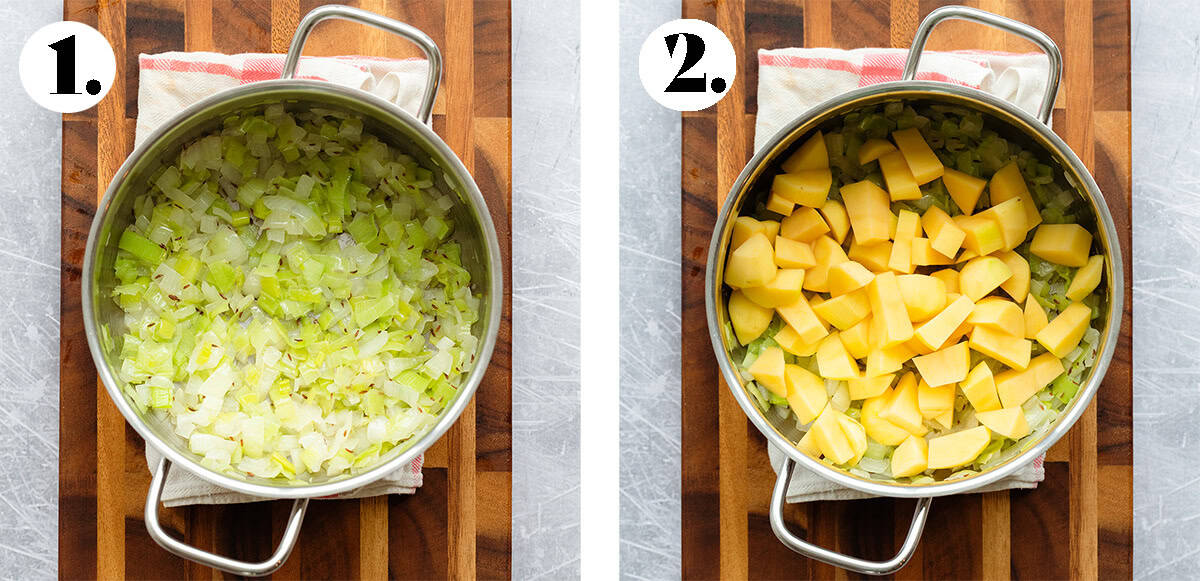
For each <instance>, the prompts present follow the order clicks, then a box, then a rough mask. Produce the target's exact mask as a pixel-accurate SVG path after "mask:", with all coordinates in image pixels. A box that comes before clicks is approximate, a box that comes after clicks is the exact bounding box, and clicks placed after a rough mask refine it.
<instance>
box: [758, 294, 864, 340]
mask: <svg viewBox="0 0 1200 581" xmlns="http://www.w3.org/2000/svg"><path fill="white" fill-rule="evenodd" d="M747 290H749V289H747ZM747 296H749V295H747ZM813 312H815V313H816V314H817V316H818V317H821V319H822V320H824V321H825V322H827V323H829V324H830V325H833V326H834V327H837V328H838V329H839V330H845V329H849V328H850V327H853V326H854V325H855V324H857V323H858V322H859V321H861V320H863V318H864V317H866V316H867V315H869V314H871V301H870V299H868V298H867V292H866V291H865V290H861V289H860V290H856V291H854V292H852V293H848V294H844V295H840V296H836V297H833V298H831V299H829V300H827V301H825V302H822V303H821V304H819V305H814V306H813Z"/></svg>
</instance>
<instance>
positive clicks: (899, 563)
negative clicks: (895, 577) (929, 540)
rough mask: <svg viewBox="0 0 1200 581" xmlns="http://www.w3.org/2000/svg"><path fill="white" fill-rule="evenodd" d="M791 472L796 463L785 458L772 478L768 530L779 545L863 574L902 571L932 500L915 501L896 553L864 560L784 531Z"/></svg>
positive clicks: (919, 533) (914, 548)
mask: <svg viewBox="0 0 1200 581" xmlns="http://www.w3.org/2000/svg"><path fill="white" fill-rule="evenodd" d="M795 469H796V461H795V460H792V459H791V458H785V459H784V461H783V466H782V468H781V469H780V470H779V476H778V477H777V478H776V479H775V491H774V492H773V493H771V515H770V518H771V530H773V531H775V536H776V537H778V538H779V541H780V542H782V543H783V544H784V545H785V546H787V548H789V549H791V550H793V551H795V552H797V553H800V554H801V555H804V556H805V557H808V558H810V559H816V560H817V561H820V562H822V563H827V564H830V565H833V566H834V567H841V568H842V569H846V570H849V571H854V572H855V573H861V574H863V575H890V574H892V573H895V572H896V571H899V570H900V569H902V568H904V565H905V564H907V563H908V560H909V559H911V558H912V556H913V553H914V552H916V550H917V543H919V542H920V541H921V533H923V532H925V518H926V517H927V516H929V504H930V503H931V502H933V499H932V498H919V499H917V509H916V510H915V511H914V512H913V518H912V524H910V525H909V526H908V536H907V537H906V538H905V539H904V544H903V545H901V546H900V551H899V552H897V553H896V556H894V557H892V558H891V559H888V560H886V561H868V560H866V559H860V558H858V557H852V556H850V555H846V554H843V553H839V552H837V551H832V550H830V549H826V548H825V547H820V546H817V545H814V544H812V543H809V542H808V541H805V540H804V539H802V538H800V537H798V536H796V535H794V534H792V531H790V530H788V525H787V523H786V522H785V521H784V520H783V505H784V503H785V502H787V489H788V484H789V483H790V482H791V481H792V472H793V471H794V470H795Z"/></svg>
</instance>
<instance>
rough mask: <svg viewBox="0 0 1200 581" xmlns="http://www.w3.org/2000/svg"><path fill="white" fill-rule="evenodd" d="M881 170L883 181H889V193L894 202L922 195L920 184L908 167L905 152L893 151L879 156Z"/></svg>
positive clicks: (914, 198)
mask: <svg viewBox="0 0 1200 581" xmlns="http://www.w3.org/2000/svg"><path fill="white" fill-rule="evenodd" d="M879 170H880V171H882V172H883V181H884V182H886V183H887V189H888V195H889V196H890V197H891V199H892V201H893V202H899V201H901V200H916V199H919V198H920V197H921V188H920V187H919V186H920V184H918V183H917V179H916V178H915V177H913V174H912V170H910V169H908V163H907V162H905V161H904V154H902V153H900V152H899V151H893V152H891V153H885V154H883V155H881V156H879Z"/></svg>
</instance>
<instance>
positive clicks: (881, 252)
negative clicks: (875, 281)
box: [847, 238, 892, 274]
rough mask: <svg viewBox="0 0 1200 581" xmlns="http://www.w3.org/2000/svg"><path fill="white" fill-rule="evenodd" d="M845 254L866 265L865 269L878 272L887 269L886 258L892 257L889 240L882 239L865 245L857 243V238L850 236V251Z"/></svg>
mask: <svg viewBox="0 0 1200 581" xmlns="http://www.w3.org/2000/svg"><path fill="white" fill-rule="evenodd" d="M847 256H849V257H850V259H851V260H853V261H855V262H857V263H859V264H861V265H863V266H865V267H867V270H870V271H871V272H874V273H876V274H878V273H881V272H884V271H886V270H887V269H888V259H889V258H891V257H892V243H891V241H890V240H884V241H883V242H876V243H875V244H871V245H869V246H866V245H862V244H859V243H858V239H857V238H851V239H850V252H849V253H848V254H847Z"/></svg>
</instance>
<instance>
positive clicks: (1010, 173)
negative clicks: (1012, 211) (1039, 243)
mask: <svg viewBox="0 0 1200 581" xmlns="http://www.w3.org/2000/svg"><path fill="white" fill-rule="evenodd" d="M988 192H989V197H990V198H991V200H992V205H993V206H995V205H996V204H999V203H1001V202H1006V201H1008V200H1011V199H1013V198H1018V197H1019V198H1021V201H1022V202H1023V208H1024V210H1025V222H1026V224H1025V227H1026V228H1027V229H1029V228H1033V227H1034V226H1037V225H1038V224H1041V223H1042V214H1041V213H1040V212H1038V207H1037V205H1036V204H1035V203H1034V201H1033V196H1030V195H1029V188H1027V187H1025V178H1023V177H1021V169H1020V168H1018V167H1017V163H1016V162H1015V161H1014V162H1012V163H1009V164H1008V165H1006V166H1004V167H1002V168H1000V169H998V170H996V173H994V174H992V181H991V182H990V183H989V184H988Z"/></svg>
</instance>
